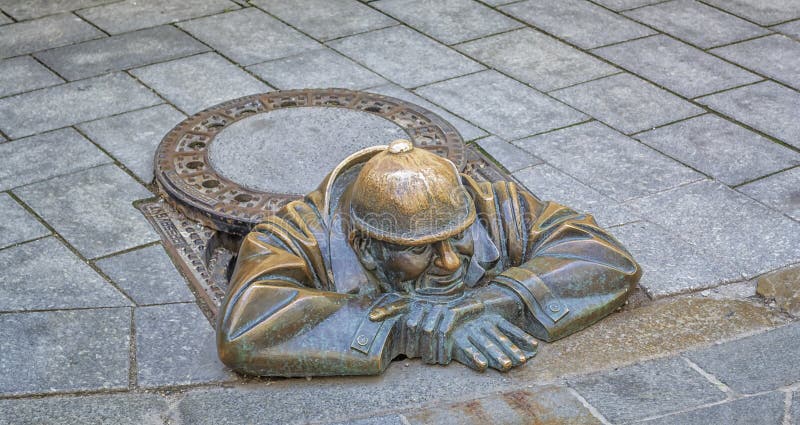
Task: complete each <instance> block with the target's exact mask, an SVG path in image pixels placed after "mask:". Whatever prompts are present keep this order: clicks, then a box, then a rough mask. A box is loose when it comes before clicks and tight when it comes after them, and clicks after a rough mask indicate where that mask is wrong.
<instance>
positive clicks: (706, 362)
mask: <svg viewBox="0 0 800 425" xmlns="http://www.w3.org/2000/svg"><path fill="white" fill-rule="evenodd" d="M798 352H800V324H798V323H794V324H790V325H786V326H784V327H781V328H778V329H775V330H771V331H767V332H764V333H761V334H757V335H753V336H751V337H747V338H742V339H739V340H735V341H730V342H726V343H723V344H719V345H714V346H712V347H709V348H706V349H703V350H697V351H690V352H688V353H686V354H685V356H686V357H688V358H689V359H691V360H692V361H693V362H695V363H697V365H698V366H700V367H701V368H702V369H703V370H705V371H706V372H708V373H710V374H712V375H714V376H715V377H716V378H717V379H719V380H720V381H722V383H724V384H725V385H727V386H729V387H730V388H731V389H733V390H734V391H736V392H739V393H742V394H754V393H758V392H762V391H769V390H773V389H777V388H780V387H783V386H786V385H791V384H795V383H797V382H800V368H798V367H797V353H798Z"/></svg>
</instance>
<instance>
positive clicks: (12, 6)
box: [0, 0, 114, 21]
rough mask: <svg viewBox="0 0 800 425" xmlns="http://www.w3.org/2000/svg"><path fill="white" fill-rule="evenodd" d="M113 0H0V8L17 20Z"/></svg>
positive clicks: (68, 10)
mask: <svg viewBox="0 0 800 425" xmlns="http://www.w3.org/2000/svg"><path fill="white" fill-rule="evenodd" d="M112 1H114V0H60V1H52V0H27V1H19V0H0V9H3V11H5V12H6V13H8V14H9V15H11V16H13V17H14V19H17V20H20V21H22V20H28V19H34V18H40V17H42V16H47V15H54V14H57V13H63V12H71V11H73V10H77V9H83V8H86V7H92V6H97V5H100V4H104V3H111V2H112Z"/></svg>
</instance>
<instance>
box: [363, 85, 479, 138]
mask: <svg viewBox="0 0 800 425" xmlns="http://www.w3.org/2000/svg"><path fill="white" fill-rule="evenodd" d="M367 91H369V92H372V93H378V94H382V95H385V96H391V97H395V98H397V99H401V100H405V101H407V102H411V103H413V104H415V105H418V106H422V107H423V108H425V109H428V110H430V111H431V112H433V113H435V114H436V115H439V116H440V117H442V118H444V119H445V121H447V122H449V123H450V124H452V125H453V127H455V128H456V130H457V131H458V132H459V133H461V137H462V138H464V140H465V141H470V140H474V139H477V138H479V137H483V136H485V135H487V134H488V133H486V132H485V131H483V130H481V129H480V128H478V127H475V126H474V125H472V124H470V123H469V122H467V121H465V120H463V119H461V118H459V117H457V116H455V115H453V114H451V113H450V112H447V111H445V110H444V109H442V108H440V107H438V106H436V105H434V104H433V103H430V102H428V101H427V100H425V99H423V98H421V97H419V96H417V95H416V94H414V93H412V92H410V91H408V90H406V89H404V88H402V87H400V86H398V85H395V84H386V85H383V86H379V87H374V88H371V89H369V90H367Z"/></svg>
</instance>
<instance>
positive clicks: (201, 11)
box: [77, 0, 239, 34]
mask: <svg viewBox="0 0 800 425" xmlns="http://www.w3.org/2000/svg"><path fill="white" fill-rule="evenodd" d="M238 8H239V6H238V5H237V4H236V3H232V2H230V1H227V0H183V1H180V2H171V1H160V0H124V1H120V2H116V3H111V4H107V5H103V6H97V7H92V8H89V9H84V10H80V11H78V12H77V14H78V15H80V16H81V17H83V18H84V19H86V20H88V21H90V22H91V23H93V24H95V25H97V26H98V27H100V28H102V29H103V30H104V31H106V32H108V33H110V34H120V33H123V32H129V31H134V30H138V29H142V28H149V27H155V26H159V25H163V24H169V23H172V22H178V21H183V20H186V19H191V18H195V17H198V16H206V15H213V14H215V13H220V12H224V11H228V10H234V9H238Z"/></svg>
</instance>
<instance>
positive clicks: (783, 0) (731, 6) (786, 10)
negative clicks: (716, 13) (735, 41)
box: [707, 0, 800, 25]
mask: <svg viewBox="0 0 800 425" xmlns="http://www.w3.org/2000/svg"><path fill="white" fill-rule="evenodd" d="M707 3H708V4H711V5H714V6H717V7H719V8H720V9H724V10H727V11H728V12H730V13H733V14H734V15H737V16H741V17H743V18H745V19H749V20H751V21H753V22H755V23H757V24H760V25H774V24H778V23H781V22H786V21H789V20H792V19H796V18H800V3H798V2H797V0H773V1H768V2H765V1H760V0H707Z"/></svg>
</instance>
